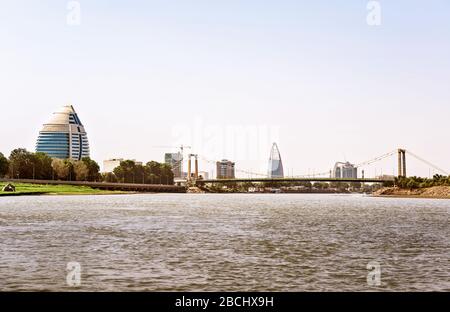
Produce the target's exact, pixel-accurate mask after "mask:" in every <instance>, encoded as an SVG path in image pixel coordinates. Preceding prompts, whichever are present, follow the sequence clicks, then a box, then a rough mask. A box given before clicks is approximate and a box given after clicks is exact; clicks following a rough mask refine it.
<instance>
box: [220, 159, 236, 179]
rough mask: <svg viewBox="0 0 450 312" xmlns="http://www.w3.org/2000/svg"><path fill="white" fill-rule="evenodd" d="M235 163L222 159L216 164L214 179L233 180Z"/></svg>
mask: <svg viewBox="0 0 450 312" xmlns="http://www.w3.org/2000/svg"><path fill="white" fill-rule="evenodd" d="M234 166H235V163H234V162H231V161H229V160H226V159H222V160H221V161H218V162H217V163H216V170H217V171H216V178H217V179H234V178H235V174H234Z"/></svg>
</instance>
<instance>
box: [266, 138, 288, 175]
mask: <svg viewBox="0 0 450 312" xmlns="http://www.w3.org/2000/svg"><path fill="white" fill-rule="evenodd" d="M267 175H268V176H269V178H284V171H283V162H282V161H281V155H280V151H279V150H278V145H277V143H273V145H272V150H271V151H270V157H269V170H268V174H267Z"/></svg>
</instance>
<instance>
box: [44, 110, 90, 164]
mask: <svg viewBox="0 0 450 312" xmlns="http://www.w3.org/2000/svg"><path fill="white" fill-rule="evenodd" d="M36 152H42V153H46V154H48V155H49V156H50V157H53V158H61V159H67V158H70V159H74V160H81V158H83V157H89V142H88V138H87V134H86V131H85V130H84V126H83V124H82V123H81V121H80V119H79V118H78V115H77V113H76V112H75V110H74V108H73V106H71V105H69V106H64V107H63V108H62V109H61V110H60V111H58V112H56V113H54V114H53V116H52V118H51V119H50V121H49V122H48V123H47V124H45V125H44V127H43V128H42V130H41V131H40V132H39V137H38V140H37V143H36Z"/></svg>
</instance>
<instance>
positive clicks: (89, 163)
mask: <svg viewBox="0 0 450 312" xmlns="http://www.w3.org/2000/svg"><path fill="white" fill-rule="evenodd" d="M81 161H82V162H84V164H85V165H86V167H87V168H88V174H87V178H86V179H87V180H88V181H98V180H100V179H101V175H100V166H99V165H98V163H97V162H96V161H95V160H92V159H91V158H89V157H83V158H82V159H81Z"/></svg>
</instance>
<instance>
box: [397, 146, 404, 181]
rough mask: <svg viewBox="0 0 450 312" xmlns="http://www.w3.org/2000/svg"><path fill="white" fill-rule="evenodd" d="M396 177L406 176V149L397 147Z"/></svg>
mask: <svg viewBox="0 0 450 312" xmlns="http://www.w3.org/2000/svg"><path fill="white" fill-rule="evenodd" d="M398 177H399V178H400V177H405V178H406V150H405V149H402V148H399V149H398Z"/></svg>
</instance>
